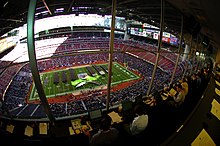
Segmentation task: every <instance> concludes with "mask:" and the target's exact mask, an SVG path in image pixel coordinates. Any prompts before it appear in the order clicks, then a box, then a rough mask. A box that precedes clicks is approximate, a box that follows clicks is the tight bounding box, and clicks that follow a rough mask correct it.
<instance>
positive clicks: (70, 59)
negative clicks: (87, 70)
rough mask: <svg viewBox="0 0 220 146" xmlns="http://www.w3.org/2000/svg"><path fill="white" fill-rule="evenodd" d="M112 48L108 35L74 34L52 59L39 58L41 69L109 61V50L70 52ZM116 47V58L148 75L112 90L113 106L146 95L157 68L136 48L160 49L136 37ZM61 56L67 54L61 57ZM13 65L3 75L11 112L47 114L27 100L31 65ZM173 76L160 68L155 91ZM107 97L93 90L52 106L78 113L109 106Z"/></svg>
mask: <svg viewBox="0 0 220 146" xmlns="http://www.w3.org/2000/svg"><path fill="white" fill-rule="evenodd" d="M47 47H48V46H43V47H41V48H36V50H41V51H42V50H45V49H47ZM108 47H109V38H108V37H102V36H101V37H85V36H84V35H83V36H77V37H76V36H71V37H69V38H68V39H66V41H65V42H64V43H62V44H60V45H59V47H58V48H57V49H56V51H55V52H54V53H53V55H52V57H51V58H48V59H45V60H42V61H38V63H37V66H38V69H39V71H40V72H45V71H50V70H54V69H57V68H66V67H72V66H78V65H85V64H93V63H96V62H106V61H107V60H108V53H105V52H102V53H101V52H99V53H96V54H86V53H85V54H78V55H67V54H69V53H71V52H72V51H82V50H88V49H90V50H95V49H100V50H107V49H108ZM52 48H53V47H52ZM114 48H115V50H119V52H115V53H114V54H113V58H114V61H117V62H119V63H122V64H123V63H126V64H127V67H128V69H130V70H133V71H136V72H138V73H140V74H141V76H143V77H144V78H143V79H142V80H140V81H139V82H137V83H135V84H132V85H130V86H128V87H126V88H124V89H122V90H119V91H115V92H112V93H111V95H110V106H111V107H113V106H115V105H116V106H117V105H119V104H120V103H121V101H123V100H134V99H135V98H136V97H137V96H140V95H142V96H144V95H146V93H147V91H148V88H149V87H148V85H149V83H150V80H151V75H152V71H153V68H154V65H153V63H154V62H150V61H149V60H147V58H144V57H143V54H142V53H139V54H135V51H133V50H136V49H143V50H148V51H149V50H151V51H155V50H156V46H154V45H149V44H146V43H144V42H138V41H135V40H127V41H124V40H123V39H121V38H119V39H117V38H116V39H115V44H114ZM49 49H50V47H49ZM120 51H121V52H120ZM132 51H133V52H132ZM164 54H166V53H164ZM167 54H170V53H167ZM57 55H64V56H63V57H57ZM154 56H155V55H154ZM162 56H164V57H165V58H166V57H167V56H166V55H163V53H162ZM169 58H170V59H171V60H172V58H174V59H175V57H170V56H169ZM163 59H164V58H163ZM172 61H173V60H172ZM160 65H162V66H161V67H163V64H160ZM173 65H174V64H173ZM12 67H13V68H7V70H5V71H4V72H3V73H2V74H0V75H1V80H2V81H1V82H0V83H1V86H0V88H1V92H2V93H3V92H4V91H7V92H6V93H5V96H4V104H6V105H7V107H8V109H9V111H10V112H11V114H12V115H14V116H21V115H22V114H25V113H26V114H29V115H25V116H32V117H35V116H36V117H41V116H45V113H44V112H42V109H43V108H42V106H41V105H36V104H34V103H28V102H27V97H28V96H29V94H30V89H31V85H32V82H33V81H32V75H31V70H30V67H29V64H25V65H24V64H20V65H18V66H12ZM163 69H164V68H163ZM6 75H7V76H6ZM170 78H171V76H170V74H169V73H168V72H167V71H166V70H162V69H160V68H158V69H157V71H156V75H155V78H154V83H153V87H152V91H151V92H155V91H157V90H161V89H163V85H164V84H165V83H166V82H168V81H169V80H170ZM178 79H179V76H178V75H177V76H175V80H178ZM9 83H10V84H9ZM8 85H10V86H8ZM7 86H8V87H7ZM106 96H107V95H103V94H95V93H93V94H90V96H88V97H86V98H81V100H71V101H70V102H62V103H50V108H51V111H52V112H53V114H54V115H55V116H57V117H60V116H70V115H75V114H78V113H83V112H87V111H88V110H92V109H94V108H104V107H105V106H106V105H105V103H106ZM30 109H32V111H29V112H27V110H30Z"/></svg>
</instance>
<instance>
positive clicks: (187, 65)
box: [182, 35, 192, 79]
mask: <svg viewBox="0 0 220 146" xmlns="http://www.w3.org/2000/svg"><path fill="white" fill-rule="evenodd" d="M186 50H187V51H186ZM185 53H186V54H185ZM191 54H192V35H191V38H190V46H189V45H188V44H187V45H186V47H185V51H184V55H186V58H185V59H184V60H183V61H186V64H185V66H184V72H183V76H182V79H183V78H184V77H185V75H186V72H187V71H188V67H189V59H190V56H191Z"/></svg>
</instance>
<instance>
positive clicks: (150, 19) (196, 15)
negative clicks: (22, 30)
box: [0, 0, 220, 48]
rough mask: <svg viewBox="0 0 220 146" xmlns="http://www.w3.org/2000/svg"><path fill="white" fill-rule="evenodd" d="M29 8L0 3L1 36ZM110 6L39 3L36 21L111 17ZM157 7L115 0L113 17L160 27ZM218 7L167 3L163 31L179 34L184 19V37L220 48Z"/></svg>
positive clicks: (93, 0) (62, 0) (17, 2)
mask: <svg viewBox="0 0 220 146" xmlns="http://www.w3.org/2000/svg"><path fill="white" fill-rule="evenodd" d="M28 6H29V0H1V2H0V35H2V34H4V33H6V32H8V31H9V30H11V29H12V28H15V27H17V26H21V25H22V24H24V23H26V21H27V11H28ZM111 6H112V1H111V0H105V1H103V0H38V1H37V9H36V13H37V12H40V11H41V12H42V11H48V12H49V13H48V15H47V16H40V15H39V16H38V17H39V18H40V17H48V16H53V15H60V14H68V13H76V14H79V13H87V12H88V13H98V14H100V15H106V14H111ZM160 6H161V1H160V0H117V4H116V11H117V14H116V15H117V16H124V17H126V18H127V19H135V20H139V21H142V22H147V23H149V24H153V25H155V26H159V24H160V9H161V7H160ZM219 6H220V1H219V0H214V1H207V0H166V1H165V7H164V12H165V14H164V22H165V28H166V29H165V30H166V31H168V32H172V33H174V34H175V33H179V32H180V28H181V27H180V26H181V15H183V18H184V28H183V29H184V34H198V33H199V34H202V37H201V41H202V40H204V38H206V39H207V38H208V40H210V44H212V45H213V46H215V47H216V48H220V47H219V46H220V27H219V26H220V17H218V16H217V15H218V14H220V9H219ZM77 7H80V8H79V9H78V8H77ZM58 8H64V11H63V12H61V13H54V12H55V10H56V9H58ZM73 9H74V10H73ZM184 38H185V39H187V35H184ZM188 38H189V37H188Z"/></svg>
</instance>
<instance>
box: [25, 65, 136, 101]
mask: <svg viewBox="0 0 220 146" xmlns="http://www.w3.org/2000/svg"><path fill="white" fill-rule="evenodd" d="M97 66H106V68H107V69H108V64H98V65H97ZM92 70H93V71H94V72H95V73H96V74H97V75H96V76H92V75H90V73H89V71H88V70H87V69H86V67H77V68H74V72H75V74H76V75H79V74H83V73H87V75H89V76H87V77H86V78H83V79H78V78H77V80H78V81H71V79H70V71H69V69H64V70H56V71H51V72H46V73H42V74H40V78H41V82H42V85H43V88H44V92H45V95H46V97H47V98H53V97H56V96H60V95H65V94H69V93H74V92H79V91H81V90H87V89H94V88H97V89H98V88H99V87H101V86H107V82H108V73H105V74H104V75H100V74H99V73H98V72H97V71H96V70H95V68H94V67H92ZM62 71H65V72H66V74H67V82H66V83H63V82H62V75H61V72H62ZM102 71H103V72H104V70H102ZM55 72H58V73H59V83H58V84H57V85H55V84H54V74H55ZM138 78H139V76H137V75H136V74H134V73H133V72H132V71H130V70H128V69H126V68H125V67H123V66H121V65H120V64H118V63H116V62H115V63H113V65H112V80H111V86H114V85H117V84H120V83H123V82H128V81H131V80H135V79H138ZM90 81H91V82H90ZM82 82H83V83H82ZM77 83H78V85H79V83H81V84H82V86H80V87H77ZM37 99H39V97H38V94H37V91H36V88H35V86H34V85H33V88H32V91H31V94H30V97H29V100H37Z"/></svg>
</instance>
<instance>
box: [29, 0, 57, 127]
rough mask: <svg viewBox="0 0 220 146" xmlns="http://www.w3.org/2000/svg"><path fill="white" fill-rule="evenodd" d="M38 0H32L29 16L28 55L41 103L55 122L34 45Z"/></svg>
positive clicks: (51, 120) (50, 118)
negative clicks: (42, 81) (38, 66)
mask: <svg viewBox="0 0 220 146" xmlns="http://www.w3.org/2000/svg"><path fill="white" fill-rule="evenodd" d="M36 3H37V0H30V3H29V8H28V17H27V43H28V57H29V61H30V68H31V72H32V76H33V80H34V84H35V87H36V89H37V92H38V95H39V98H40V100H41V104H42V106H43V108H44V110H45V113H46V114H47V116H48V118H49V120H50V122H52V123H54V121H55V118H54V117H53V114H52V112H51V110H50V107H49V104H48V101H47V98H46V96H45V93H44V89H43V86H42V84H41V80H40V75H39V71H38V68H37V60H36V53H35V45H34V16H35V8H36Z"/></svg>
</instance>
